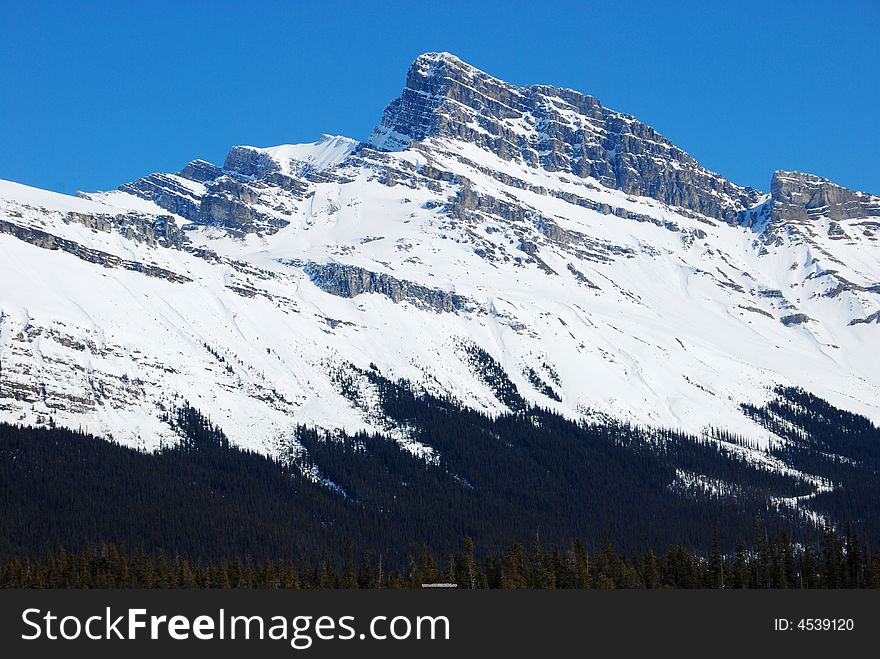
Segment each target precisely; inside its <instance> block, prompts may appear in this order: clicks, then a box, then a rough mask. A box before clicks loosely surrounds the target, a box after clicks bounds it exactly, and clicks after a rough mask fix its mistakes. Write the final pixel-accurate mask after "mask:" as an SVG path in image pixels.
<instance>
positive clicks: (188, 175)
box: [178, 160, 223, 183]
mask: <svg viewBox="0 0 880 659" xmlns="http://www.w3.org/2000/svg"><path fill="white" fill-rule="evenodd" d="M222 174H223V170H222V169H220V168H219V167H217V165H212V164H211V163H209V162H208V161H206V160H193V161H192V162H191V163H189V164H188V165H187V166H186V167H184V168H183V169H181V170H180V173H179V174H178V176H182V177H183V178H185V179H189V180H190V181H197V182H198V183H205V182H207V181H213V180H214V179H215V178H217V177H218V176H221V175H222Z"/></svg>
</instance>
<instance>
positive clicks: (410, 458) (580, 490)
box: [0, 355, 880, 588]
mask: <svg viewBox="0 0 880 659" xmlns="http://www.w3.org/2000/svg"><path fill="white" fill-rule="evenodd" d="M476 358H479V355H477V357H476ZM361 375H363V376H365V377H368V378H370V380H371V382H372V383H373V385H374V386H375V387H376V390H377V391H378V392H379V395H380V404H381V406H382V411H383V414H384V415H385V416H386V418H388V419H391V420H393V421H395V422H397V423H400V424H405V425H406V426H407V427H410V428H416V429H418V439H419V441H421V442H423V443H424V444H427V445H430V446H432V447H435V448H436V449H437V451H438V455H439V457H437V458H436V459H434V460H425V459H424V458H421V457H418V456H415V455H413V454H412V453H411V452H409V451H407V450H406V449H405V448H403V447H401V446H400V445H399V444H398V443H397V442H395V441H393V440H392V439H390V438H388V437H385V436H382V435H368V434H364V433H361V434H352V435H349V434H346V433H342V432H336V433H325V432H321V431H318V430H315V429H311V428H298V429H297V431H296V439H297V442H298V446H297V447H296V454H295V457H294V448H293V446H291V450H290V452H289V454H288V453H287V452H285V451H282V452H281V454H280V456H279V457H277V458H269V457H266V456H264V455H261V454H257V453H253V452H250V451H246V450H243V449H241V448H238V447H236V446H234V445H231V444H230V442H229V441H228V440H227V438H226V436H225V435H224V434H223V432H222V430H221V429H220V428H218V427H217V426H215V425H214V424H213V423H212V422H211V421H210V420H209V419H208V418H207V417H206V416H204V415H203V414H201V413H200V412H199V411H198V410H195V409H193V408H191V407H188V406H183V407H181V408H179V409H176V410H172V411H168V412H167V413H166V418H165V421H166V422H167V423H168V424H170V425H171V426H172V427H173V428H175V429H177V430H178V432H179V434H180V437H181V441H180V442H179V443H178V444H176V445H175V446H172V447H166V448H164V449H162V450H160V451H158V452H156V453H143V452H139V451H136V450H132V449H130V448H127V447H123V446H121V445H118V444H116V443H114V442H112V441H107V440H105V439H103V438H97V437H92V436H89V435H87V434H84V433H81V432H77V431H72V430H66V429H61V428H53V427H46V428H21V427H17V426H12V425H8V424H0V517H2V520H3V522H2V525H0V565H2V567H0V584H2V585H4V586H7V587H168V588H171V587H193V586H196V587H220V588H225V587H268V588H276V587H303V588H325V587H343V588H353V587H388V588H395V587H414V586H418V585H420V584H421V583H425V582H435V581H450V582H454V583H457V584H459V586H461V587H480V588H486V587H487V588H593V587H598V588H601V587H649V588H653V587H673V588H695V587H735V588H744V587H748V588H756V587H759V588H785V587H805V588H809V587H831V588H837V587H876V586H878V585H880V580H878V579H880V577H878V575H880V554H878V548H877V546H876V540H877V538H878V537H880V536H878V531H880V519H878V516H880V497H878V493H880V485H878V483H880V481H878V478H877V477H878V471H880V441H878V439H880V431H878V429H877V428H875V427H874V426H873V425H871V424H870V422H868V421H867V420H865V419H863V418H861V417H858V416H855V415H852V414H849V413H846V412H842V411H840V410H837V409H836V408H833V407H832V406H830V405H828V404H827V403H826V402H824V401H822V400H820V399H817V398H815V397H813V396H811V395H810V394H809V393H807V392H804V391H801V390H794V389H779V390H777V392H776V398H775V400H774V401H772V402H771V403H769V404H768V405H767V406H765V407H762V408H757V407H747V408H744V410H745V412H746V413H747V414H749V415H750V416H752V418H754V419H756V420H757V421H758V422H759V423H762V424H763V425H765V427H767V428H768V429H770V430H771V431H773V432H774V433H775V434H776V435H777V436H778V437H779V438H780V440H779V442H776V443H772V444H771V445H770V446H769V447H768V448H767V449H766V450H765V451H764V454H765V455H766V456H767V458H768V461H769V462H772V459H776V458H778V459H782V460H785V462H786V463H788V464H790V465H792V466H795V467H796V469H797V470H798V471H797V472H795V471H791V470H788V471H786V470H774V469H768V468H766V467H764V466H762V465H761V464H759V463H758V462H756V461H755V460H754V459H749V458H748V457H747V453H746V452H745V451H741V450H738V449H739V448H743V447H746V446H747V442H745V441H744V440H741V439H739V438H737V437H733V436H730V435H729V434H726V433H725V432H724V431H723V430H714V431H711V433H709V434H708V435H707V436H704V437H700V438H697V437H691V436H687V435H683V434H681V433H678V432H675V431H670V430H663V429H648V428H639V427H635V426H629V425H625V424H615V423H604V424H587V423H580V422H574V421H571V420H567V419H565V418H563V417H560V416H559V415H557V414H555V413H552V412H549V411H547V410H542V409H538V408H533V407H529V406H527V405H525V403H524V402H523V404H522V405H521V406H517V407H514V408H512V409H517V410H518V411H516V412H513V413H510V414H508V415H502V416H500V417H496V418H491V417H488V416H485V415H483V414H480V413H479V412H476V411H473V410H469V409H467V408H464V407H461V406H460V405H458V404H457V403H456V402H455V401H451V400H445V399H440V398H435V397H432V396H430V395H429V394H425V393H424V392H416V391H414V390H412V389H411V388H410V387H409V386H407V385H406V384H405V383H399V382H398V383H392V382H390V381H388V380H385V379H384V378H382V377H381V376H380V375H378V374H377V373H375V372H372V371H363V372H361ZM496 376H497V377H496V378H495V379H496V381H498V386H500V387H502V388H504V389H505V395H506V396H508V397H512V396H516V395H517V394H516V391H515V388H514V389H513V390H510V388H509V387H507V386H506V385H505V383H504V382H503V381H501V380H503V372H502V374H501V375H498V374H496ZM340 386H341V389H342V390H343V392H345V391H346V390H347V384H346V382H345V380H344V378H342V379H341V380H340ZM351 390H352V391H353V387H352V388H351ZM717 440H723V441H722V442H719V441H717ZM816 478H821V479H824V480H825V481H826V482H830V483H834V484H835V487H834V488H833V489H830V490H821V489H818V488H817V487H816V485H815V479H816ZM707 484H711V487H709V486H707ZM796 497H797V498H798V499H797V501H798V503H797V504H796V505H792V503H791V502H792V501H795V498H796Z"/></svg>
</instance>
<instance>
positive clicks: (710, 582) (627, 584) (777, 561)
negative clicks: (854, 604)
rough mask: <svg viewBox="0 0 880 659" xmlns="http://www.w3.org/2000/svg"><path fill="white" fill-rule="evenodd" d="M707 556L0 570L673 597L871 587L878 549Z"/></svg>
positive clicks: (159, 580) (843, 539)
mask: <svg viewBox="0 0 880 659" xmlns="http://www.w3.org/2000/svg"><path fill="white" fill-rule="evenodd" d="M710 544H711V550H710V552H709V554H708V555H706V556H700V555H697V554H694V553H692V552H690V551H688V550H687V549H685V548H684V547H682V546H681V545H673V546H672V547H670V548H669V549H668V550H667V551H665V552H663V553H656V552H654V551H652V550H648V551H646V552H644V553H633V554H626V553H622V552H619V551H618V550H616V549H615V548H614V547H613V546H612V544H611V543H610V542H609V541H607V540H606V542H605V543H604V546H603V547H602V548H601V549H599V550H597V551H595V552H590V551H588V549H587V546H586V545H585V544H584V543H583V542H580V541H574V542H571V543H569V544H567V545H565V546H555V547H552V548H544V547H543V546H542V543H541V541H540V538H538V537H535V538H533V539H532V541H531V543H528V544H523V543H520V542H513V543H511V544H510V545H509V546H508V547H507V549H506V550H505V551H503V552H501V553H498V554H494V555H492V554H486V555H481V554H480V553H479V552H478V550H477V547H476V546H475V544H474V542H473V540H472V539H470V538H466V539H465V541H464V543H463V544H462V546H461V549H460V550H459V551H456V552H450V553H448V554H447V555H446V556H445V557H444V558H442V559H441V558H440V557H439V556H438V554H437V553H435V552H433V551H432V550H430V549H429V548H428V547H427V546H423V547H421V548H420V550H419V551H418V552H417V553H410V554H408V555H407V556H406V557H405V558H404V559H402V560H389V559H388V558H387V557H385V556H383V555H371V554H369V553H365V554H361V555H359V556H358V555H357V552H356V551H355V546H354V544H353V543H352V542H351V541H350V540H346V542H345V543H344V545H343V547H342V548H341V551H340V554H341V556H342V558H341V559H340V560H338V561H334V560H333V559H330V558H327V559H324V560H322V561H319V562H317V563H313V562H311V561H310V560H309V558H308V557H305V556H301V557H299V558H298V559H296V560H294V559H290V558H283V559H274V560H254V559H252V558H251V557H245V558H243V559H241V558H233V559H228V560H224V561H214V562H204V561H193V560H190V559H188V558H185V557H182V556H180V555H175V556H169V555H168V554H166V553H165V552H163V551H159V552H156V553H148V552H146V551H144V550H142V549H139V550H137V551H134V552H128V551H127V550H126V548H125V547H124V546H121V547H120V546H117V545H115V544H100V545H93V546H90V547H88V548H86V549H84V550H82V551H80V552H76V553H68V552H67V551H65V549H64V548H63V547H61V548H59V549H57V550H55V551H53V552H48V553H47V554H45V555H44V556H41V557H39V558H37V557H18V556H16V557H12V558H8V559H6V560H5V561H4V562H2V563H0V587H2V588H61V589H65V588H86V589H91V588H141V589H142V588H165V589H169V588H218V589H233V588H260V589H300V588H302V589H314V588H321V589H355V588H366V589H376V588H387V589H406V588H420V587H422V585H423V584H437V583H443V584H455V585H456V586H457V587H459V588H466V589H523V588H533V589H613V588H642V589H655V588H663V589H680V588H727V589H743V588H751V589H754V588H773V589H779V588H801V589H805V588H808V589H813V588H880V548H878V547H876V546H874V547H872V546H871V545H870V544H869V542H868V538H867V536H866V535H863V536H862V537H861V538H859V537H857V536H856V534H855V533H854V532H853V530H852V528H851V527H848V528H847V530H846V532H845V533H843V534H838V533H836V532H835V531H834V530H833V529H831V528H827V529H826V530H825V532H824V533H823V534H822V535H821V537H820V538H818V539H817V540H816V542H815V543H814V544H808V545H806V546H803V547H798V546H795V545H794V544H792V542H791V539H790V537H789V536H788V534H787V533H786V532H785V531H780V532H779V533H777V534H774V535H772V536H771V535H768V534H767V533H766V532H764V531H761V530H759V531H757V532H756V535H755V537H754V538H753V540H752V541H751V543H750V544H749V545H748V546H746V544H745V543H744V542H743V541H742V540H738V541H737V545H736V550H735V551H734V552H733V553H731V554H724V553H722V552H721V551H720V546H719V544H718V539H717V533H713V536H712V541H711V543H710Z"/></svg>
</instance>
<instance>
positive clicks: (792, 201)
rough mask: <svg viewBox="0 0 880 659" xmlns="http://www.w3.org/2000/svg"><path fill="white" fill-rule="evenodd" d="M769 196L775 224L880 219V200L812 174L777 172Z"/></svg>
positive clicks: (771, 183)
mask: <svg viewBox="0 0 880 659" xmlns="http://www.w3.org/2000/svg"><path fill="white" fill-rule="evenodd" d="M770 196H771V200H772V202H773V206H772V209H771V219H772V220H775V221H801V222H802V221H807V220H810V219H814V218H818V217H827V218H829V219H830V220H834V221H840V220H851V219H855V218H864V217H878V216H880V197H875V196H873V195H869V194H866V193H864V192H854V191H852V190H847V189H846V188H844V187H841V186H839V185H837V184H836V183H832V182H831V181H829V180H828V179H825V178H822V177H820V176H815V175H813V174H803V173H801V172H784V171H777V172H774V174H773V179H772V181H771V182H770Z"/></svg>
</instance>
